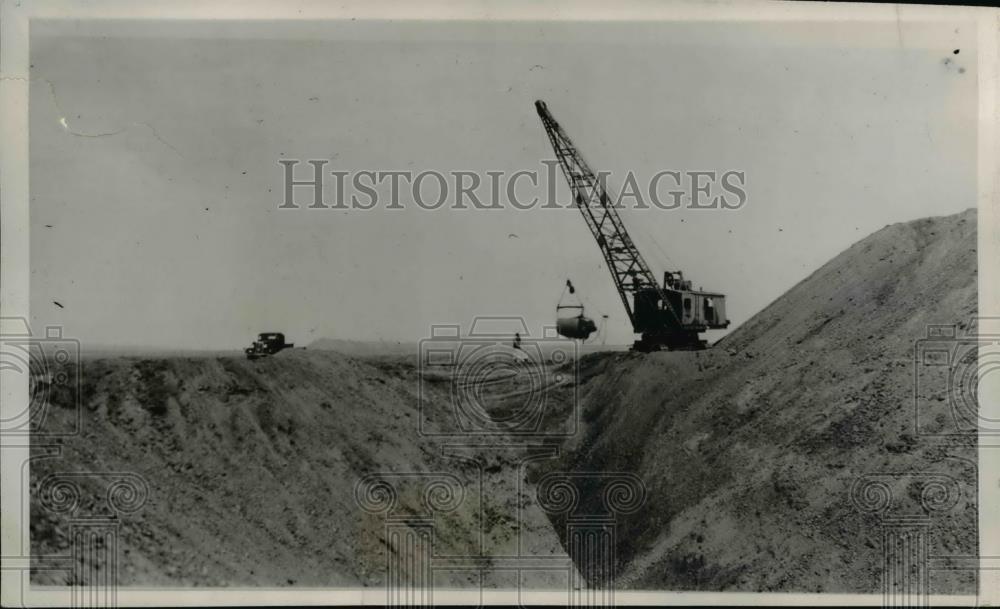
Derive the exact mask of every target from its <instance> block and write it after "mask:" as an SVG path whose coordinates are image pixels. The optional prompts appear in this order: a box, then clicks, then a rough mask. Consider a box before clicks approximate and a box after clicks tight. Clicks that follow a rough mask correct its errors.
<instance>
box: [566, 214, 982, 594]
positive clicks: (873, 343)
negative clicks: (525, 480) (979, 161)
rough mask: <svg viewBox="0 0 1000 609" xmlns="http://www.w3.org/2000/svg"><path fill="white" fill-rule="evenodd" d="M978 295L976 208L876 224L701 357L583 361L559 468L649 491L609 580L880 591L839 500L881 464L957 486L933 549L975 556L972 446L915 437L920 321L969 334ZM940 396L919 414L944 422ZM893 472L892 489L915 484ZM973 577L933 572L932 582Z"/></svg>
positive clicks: (875, 568)
mask: <svg viewBox="0 0 1000 609" xmlns="http://www.w3.org/2000/svg"><path fill="white" fill-rule="evenodd" d="M976 293H977V282H976V215H975V212H974V210H970V211H968V212H965V213H962V214H958V215H955V216H949V217H943V218H930V219H924V220H919V221H916V222H910V223H905V224H895V225H891V226H888V227H886V228H884V229H883V230H880V231H878V232H876V233H875V234H873V235H871V236H869V237H868V238H866V239H864V240H862V241H861V242H859V243H857V244H855V245H853V246H852V247H850V248H849V249H848V250H846V251H845V252H843V253H842V254H840V255H839V256H837V257H836V258H834V259H833V260H831V261H830V262H829V263H827V264H826V265H824V266H823V267H822V268H820V269H819V270H817V271H816V272H815V273H813V274H812V275H811V276H809V277H808V278H807V279H805V280H803V281H802V282H800V283H799V284H798V285H796V286H795V287H794V288H793V289H791V290H790V291H789V292H787V293H786V294H784V295H783V296H782V297H780V298H779V299H777V300H776V301H775V302H773V303H772V304H771V305H770V306H768V307H767V308H766V309H765V310H763V311H762V312H761V313H759V314H758V315H756V316H755V317H754V318H752V319H751V320H750V321H748V322H747V323H746V324H744V325H743V326H742V327H740V328H739V329H737V330H736V331H735V332H733V333H732V334H731V335H730V336H728V337H727V338H726V339H724V340H723V341H722V342H721V343H720V344H718V345H717V346H716V347H715V348H713V349H711V350H708V351H705V352H694V353H693V352H675V353H656V354H650V355H639V354H618V355H597V356H588V358H586V359H585V364H586V366H587V367H588V368H589V369H595V368H596V369H598V370H597V372H595V374H597V375H598V376H599V378H600V381H601V382H599V383H588V384H587V390H586V397H585V400H584V405H583V413H584V419H585V421H586V422H587V431H586V433H585V436H584V437H583V438H582V439H580V440H579V441H578V443H577V445H576V446H575V447H574V450H573V452H572V454H571V455H570V457H569V458H568V459H567V460H566V461H564V462H563V463H562V464H560V466H561V467H564V468H568V469H574V470H590V471H595V470H596V471H627V472H633V473H636V474H637V475H639V477H640V478H641V479H642V480H643V481H644V483H645V485H646V487H647V489H648V493H649V495H648V500H647V502H646V504H645V506H644V508H643V509H642V510H640V511H639V512H638V513H636V514H634V515H632V516H630V517H627V518H626V519H625V520H624V521H623V523H624V527H623V529H622V530H621V532H620V534H619V535H618V539H619V543H618V547H617V551H618V557H619V559H620V561H621V567H620V573H621V574H622V576H621V578H620V582H619V583H620V584H621V585H622V586H624V587H631V588H639V589H664V588H670V589H704V590H748V591H826V592H830V591H835V592H877V591H878V590H879V589H880V588H879V586H880V579H879V578H880V577H881V571H882V570H881V562H880V561H881V557H882V555H881V547H880V544H881V530H880V528H879V524H878V518H877V517H876V516H875V515H873V514H865V513H863V512H861V511H860V510H859V509H858V507H857V506H856V505H854V504H853V503H852V501H851V495H850V491H851V487H852V484H853V483H854V482H855V480H857V479H858V477H859V476H862V475H864V474H868V473H876V472H893V473H897V474H913V473H921V472H923V473H927V472H933V473H943V474H945V475H947V476H950V477H952V478H953V479H955V480H956V481H957V482H958V483H959V484H960V486H961V489H962V494H961V496H960V497H958V499H957V503H956V504H955V505H954V507H952V508H951V509H949V510H948V511H947V513H945V514H943V515H936V516H935V520H934V521H933V525H932V529H931V531H932V539H931V547H930V553H931V554H932V555H971V554H974V553H975V551H976V544H977V541H976V539H977V534H976V531H977V515H976V509H977V508H976V471H975V465H974V463H975V459H976V452H975V446H974V438H971V439H970V438H969V437H968V436H966V437H965V438H958V439H952V440H951V441H940V440H939V441H935V440H928V439H927V438H925V437H923V436H921V435H920V434H918V433H916V430H915V425H914V382H915V380H914V374H915V370H914V347H915V344H916V341H917V340H918V339H921V338H922V337H924V336H925V334H926V328H927V325H928V324H958V325H959V327H960V332H961V331H962V330H961V329H966V328H965V326H966V325H967V323H968V322H969V320H970V318H971V317H972V316H973V315H975V313H976ZM940 389H941V392H940V395H939V396H938V399H936V400H933V401H931V409H932V410H931V411H925V412H922V413H921V416H922V417H926V420H930V421H935V422H936V424H937V425H938V427H941V428H943V427H945V426H946V424H947V422H948V421H950V420H951V417H952V411H951V402H950V400H949V399H947V398H946V396H945V395H944V393H945V389H946V388H945V387H944V386H942V387H941V388H940ZM901 477H902V478H905V476H897V477H896V479H895V482H894V483H893V484H894V485H895V486H894V487H893V491H894V492H895V493H897V494H902V495H905V494H906V493H907V492H910V493H912V492H913V491H912V490H907V489H906V487H905V484H906V482H905V480H900V479H899V478H901ZM917 492H918V493H919V490H918V491H917ZM911 507H912V506H911ZM917 507H918V508H919V505H918V506H917ZM972 582H973V579H972V577H971V575H970V574H969V573H968V572H964V573H957V574H956V573H952V574H947V573H938V574H937V575H936V579H934V580H932V581H931V585H932V587H933V590H934V591H938V592H948V591H954V590H964V591H965V592H970V591H972V590H974V588H973V587H972V585H973V583H972Z"/></svg>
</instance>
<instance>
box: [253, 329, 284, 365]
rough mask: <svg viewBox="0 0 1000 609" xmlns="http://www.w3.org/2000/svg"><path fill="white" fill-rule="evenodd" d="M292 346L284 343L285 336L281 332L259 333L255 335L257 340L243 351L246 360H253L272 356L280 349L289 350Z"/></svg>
mask: <svg viewBox="0 0 1000 609" xmlns="http://www.w3.org/2000/svg"><path fill="white" fill-rule="evenodd" d="M294 346H295V345H293V344H292V343H286V342H285V335H284V334H282V333H281V332H261V333H260V334H258V335H257V340H255V341H253V344H252V345H250V346H249V347H247V348H246V349H244V350H243V351H244V352H245V353H246V354H247V359H251V360H253V359H257V358H259V357H267V356H269V355H274V354H275V353H277V352H278V351H281V350H282V349H291V348H292V347H294Z"/></svg>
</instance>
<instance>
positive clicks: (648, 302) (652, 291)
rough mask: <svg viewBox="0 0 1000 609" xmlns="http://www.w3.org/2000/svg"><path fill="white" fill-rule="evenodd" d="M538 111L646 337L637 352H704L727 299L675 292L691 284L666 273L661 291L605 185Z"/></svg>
mask: <svg viewBox="0 0 1000 609" xmlns="http://www.w3.org/2000/svg"><path fill="white" fill-rule="evenodd" d="M535 109H536V110H537V111H538V116H539V118H541V120H542V126H543V127H545V133H546V135H548V138H549V142H550V143H551V144H552V149H553V151H555V154H556V159H557V160H558V161H559V166H560V167H561V168H562V172H563V175H564V176H565V177H566V181H567V182H568V183H569V187H570V190H571V191H572V194H573V202H574V204H575V205H576V207H577V208H578V209H579V210H580V212H581V213H582V214H583V219H584V220H585V221H586V223H587V227H588V228H589V229H590V232H591V234H592V235H593V236H594V239H595V240H596V241H597V245H598V247H599V248H600V250H601V254H602V255H603V256H604V261H605V263H606V264H607V266H608V270H609V271H610V272H611V277H612V279H613V280H614V282H615V287H616V288H617V289H618V295H619V297H620V298H621V300H622V304H623V305H624V307H625V312H626V313H627V314H628V317H629V321H630V322H631V323H632V329H633V330H634V331H635V332H636V333H641V334H642V335H643V339H642V340H641V341H637V343H636V345H635V348H637V349H641V350H655V349H659V348H661V347H667V348H669V349H691V348H704V346H705V343H704V341H701V340H700V339H699V338H698V333H699V332H701V331H703V330H705V329H708V328H719V327H722V328H724V327H726V326H728V325H729V322H728V321H726V320H725V309H724V308H723V307H722V306H721V305H722V304H723V300H724V298H725V297H724V296H722V295H721V294H710V293H707V292H700V291H698V292H695V291H691V290H689V289H688V290H683V289H680V290H679V289H674V287H673V286H674V285H677V286H678V287H681V288H688V287H689V283H690V282H683V279H681V281H680V283H675V282H674V280H673V277H674V274H672V273H668V274H667V277H665V278H664V284H663V285H662V286H661V285H660V284H659V283H658V282H657V281H656V276H655V275H653V272H652V271H651V270H650V268H649V265H648V264H646V261H645V260H644V259H643V257H642V254H640V253H639V250H638V248H636V246H635V243H634V242H633V241H632V238H631V237H630V236H629V234H628V231H627V230H626V229H625V224H624V223H623V222H622V219H621V216H620V215H619V213H618V210H617V209H616V208H615V206H614V204H613V202H612V201H611V199H610V198H609V197H608V193H607V191H606V190H605V188H604V185H603V184H602V183H601V181H600V180H599V179H598V178H597V176H596V175H595V174H594V172H593V171H592V170H591V169H590V166H588V165H587V162H586V161H584V160H583V156H582V155H581V154H580V152H579V151H578V150H577V149H576V146H574V145H573V142H572V141H571V140H570V139H569V136H568V135H566V132H565V131H563V129H562V127H561V126H560V125H559V123H558V122H556V119H555V118H553V116H552V114H551V113H550V112H549V109H548V107H547V106H546V105H545V102H543V101H541V100H538V101H536V102H535ZM630 294H631V296H632V299H631V301H630V300H629V295H630ZM696 301H697V302H696ZM720 313H721V317H720V316H719V314H720Z"/></svg>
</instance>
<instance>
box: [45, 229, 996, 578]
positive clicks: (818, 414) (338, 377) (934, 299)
mask: <svg viewBox="0 0 1000 609" xmlns="http://www.w3.org/2000/svg"><path fill="white" fill-rule="evenodd" d="M975 222H976V217H975V213H974V212H973V211H969V212H965V213H963V214H959V215H956V216H949V217H945V218H931V219H925V220H920V221H917V222H911V223H907V224H897V225H892V226H889V227H886V228H885V229H883V230H881V231H879V232H877V233H875V234H873V235H871V236H870V237H868V238H866V239H864V240H862V241H861V242H859V243H857V244H855V245H854V246H852V247H851V248H849V249H848V250H846V251H845V252H843V253H842V254H841V255H839V256H837V257H836V258H835V259H833V260H831V261H830V262H829V263H827V264H826V265H824V266H823V267H822V268H820V269H819V270H817V271H816V272H815V273H813V274H812V275H811V276H810V277H808V278H806V279H805V280H803V281H802V282H800V283H799V284H798V285H797V286H795V287H794V288H793V289H791V290H790V291H789V292H787V293H786V294H784V295H783V296H781V297H780V298H778V299H777V300H776V301H775V302H773V303H772V304H771V305H770V306H768V307H767V308H766V309H764V310H763V311H761V312H760V313H759V314H757V315H756V316H754V317H753V318H752V319H751V320H750V321H748V322H747V323H745V324H744V325H743V326H741V327H740V328H738V329H737V330H735V331H734V332H733V333H732V334H731V335H729V336H728V337H727V338H726V339H724V340H723V341H722V342H721V343H720V344H718V345H716V346H715V347H714V348H712V349H710V350H708V351H703V352H676V353H653V354H644V355H643V354H637V353H598V354H591V355H587V356H584V357H582V358H580V359H579V361H578V362H573V363H571V364H561V365H558V366H557V365H549V366H545V367H542V368H537V367H536V368H530V367H525V368H518V367H516V366H511V367H508V368H505V369H503V370H497V371H494V372H484V373H483V374H482V375H480V376H479V377H476V379H475V381H474V382H471V383H469V384H468V386H466V387H464V388H463V387H461V383H460V384H459V386H458V388H457V389H456V384H455V383H454V382H453V380H454V371H452V370H449V369H448V368H447V367H441V368H439V369H434V370H429V369H426V368H421V367H418V366H417V365H416V363H415V359H414V358H412V357H403V356H391V357H390V356H386V357H365V358H361V357H349V356H345V355H341V354H339V353H334V352H329V351H314V350H310V351H299V350H295V351H286V352H283V353H282V354H280V355H278V356H276V357H272V358H266V359H263V360H259V361H257V362H248V361H246V360H245V359H243V358H242V357H240V356H238V355H235V354H234V355H233V356H223V357H215V356H212V357H209V356H205V357H148V358H137V357H103V358H92V359H87V360H85V361H84V362H83V365H82V368H81V369H80V375H81V376H80V378H81V381H82V382H81V384H80V388H79V391H75V392H74V391H71V392H65V391H62V392H59V391H53V392H51V393H50V394H49V403H48V405H47V406H46V407H45V408H44V410H45V412H44V415H45V416H44V417H39V419H38V420H39V421H40V425H41V426H42V427H41V431H53V430H70V429H73V428H74V425H76V423H77V422H78V421H79V422H80V423H81V427H80V432H79V433H75V434H71V435H68V436H65V437H62V438H60V439H46V438H45V437H44V436H39V437H38V438H37V439H36V441H35V442H34V444H33V448H32V450H33V453H34V455H35V456H36V459H35V460H33V461H32V465H31V488H32V491H33V492H32V497H31V547H32V552H33V553H35V554H39V555H56V554H65V553H67V551H68V549H69V547H70V543H71V532H72V528H73V526H74V523H76V522H78V521H79V520H80V519H82V518H85V517H88V516H94V515H99V514H106V513H108V510H109V507H108V505H109V503H108V499H107V498H108V488H109V487H110V486H112V485H113V484H114V483H115V481H116V479H119V478H121V475H122V474H124V473H131V474H135V475H137V476H138V477H139V478H140V479H141V481H142V485H144V486H143V488H144V489H145V490H146V491H147V492H146V494H145V495H144V496H143V497H141V499H142V501H139V503H140V504H141V505H140V506H139V507H138V508H137V509H134V510H132V511H129V512H127V513H125V512H119V513H118V514H117V515H118V517H119V523H120V528H119V531H120V533H119V535H120V540H119V541H120V543H119V548H120V561H119V580H120V583H121V584H122V585H126V586H127V585H147V586H148V585H209V586H226V585H228V586H234V585H261V586H275V585H305V586H378V585H382V584H383V583H384V577H385V568H386V567H385V565H386V556H387V552H388V553H392V552H394V551H395V550H394V546H393V545H392V542H391V540H390V533H391V531H390V529H389V528H387V527H388V524H387V523H388V522H389V520H388V519H387V516H388V515H392V516H393V517H396V518H397V520H395V521H398V520H399V518H402V521H407V519H410V520H414V519H419V518H421V517H423V516H424V515H426V514H425V512H426V511H427V508H428V502H430V503H431V504H433V506H436V507H438V508H442V507H443V508H444V509H441V510H438V511H437V512H435V514H433V515H432V521H433V523H434V524H433V526H434V531H435V535H436V537H435V544H436V545H435V553H436V554H440V555H441V556H451V557H473V558H476V559H477V560H478V562H477V563H476V564H479V565H482V566H484V572H485V573H486V575H485V576H484V577H485V579H484V581H483V583H484V585H486V586H498V587H513V586H514V585H517V583H516V581H512V580H511V579H510V574H509V573H508V572H505V571H504V570H503V569H500V568H499V567H498V565H499V564H500V563H501V562H503V560H504V559H501V558H500V557H504V556H506V557H512V556H513V557H517V556H546V557H549V558H551V559H552V563H551V564H552V565H554V567H553V569H551V570H550V572H548V573H545V572H544V570H541V569H540V570H538V571H537V572H536V574H535V576H534V577H535V579H532V580H529V581H527V582H526V583H525V585H528V586H531V587H538V588H560V587H563V586H565V577H566V571H565V569H564V570H563V571H562V572H560V571H559V569H560V568H562V567H560V566H559V565H562V566H565V565H566V564H567V561H568V556H567V552H566V551H565V550H564V548H572V547H573V545H572V543H571V540H570V539H569V538H568V535H567V531H568V528H567V524H568V520H569V518H570V517H571V516H573V515H574V514H577V515H578V514H599V513H606V512H607V508H608V504H607V496H608V495H607V494H606V493H604V492H603V491H604V489H603V488H602V487H601V485H602V484H605V483H606V480H607V475H625V476H626V477H629V480H632V481H633V482H635V481H637V483H638V484H640V485H641V486H642V494H643V498H644V500H643V501H639V502H638V503H636V504H633V505H631V506H630V507H629V509H627V510H619V511H618V512H616V513H615V514H613V522H614V525H613V526H614V528H615V532H616V534H615V537H614V539H615V543H614V546H613V552H612V557H611V558H612V559H613V562H614V565H615V571H616V585H617V586H619V587H623V588H634V589H667V588H669V589H685V590H745V591H786V592H787V591H801V592H816V591H823V592H877V591H878V590H879V589H880V585H881V583H880V579H879V578H880V569H881V567H880V565H881V564H882V562H881V561H882V559H883V556H882V548H881V539H882V528H881V522H882V521H881V520H880V518H882V517H883V516H884V513H882V512H873V511H871V510H867V511H866V509H865V508H866V505H865V504H864V502H863V501H862V502H860V503H859V501H858V497H857V496H856V495H855V494H854V493H853V492H852V489H855V488H856V485H857V484H859V481H861V482H862V483H863V482H864V481H866V480H870V479H879V480H882V479H885V480H887V482H886V483H885V486H884V488H888V489H889V494H890V496H891V498H892V507H891V509H893V510H896V512H898V515H903V516H905V515H923V516H925V517H927V518H930V519H931V520H930V521H929V522H930V525H929V527H930V528H929V531H930V534H929V538H928V544H929V551H930V553H931V554H932V555H934V556H937V557H943V558H941V560H943V561H944V563H943V564H944V565H945V566H946V565H947V561H948V557H961V556H968V555H974V554H975V553H976V550H977V522H978V519H977V503H976V497H977V492H976V470H975V463H976V446H975V439H974V435H970V434H969V433H968V429H960V428H959V427H960V426H959V425H958V423H959V419H958V418H956V417H955V416H954V408H953V404H952V403H951V401H950V400H949V399H948V397H947V396H946V395H944V393H945V392H944V390H943V389H941V388H940V387H936V386H932V387H930V388H926V387H923V386H917V385H915V381H914V379H915V378H917V379H920V378H924V377H921V376H920V371H919V370H916V369H915V366H916V365H917V361H916V360H915V359H914V349H915V346H916V345H918V341H919V340H920V339H921V338H924V337H925V336H926V330H927V328H928V326H929V325H931V324H957V325H958V332H960V333H961V332H972V331H974V326H973V325H970V321H969V320H970V319H973V317H974V315H975V313H976V249H975V248H976V238H975V236H976V232H975ZM733 300H734V302H735V301H736V300H737V299H735V298H734V299H733ZM456 391H457V392H458V393H456ZM925 391H927V392H930V393H928V394H927V395H924V393H922V392H925ZM463 392H464V393H463ZM456 395H465V396H466V398H468V400H467V401H469V400H471V402H472V403H473V404H475V405H477V406H478V409H476V408H473V409H472V410H463V407H460V406H456V404H463V403H465V402H463V401H462V400H458V401H456V397H455V396H456ZM925 397H926V398H928V399H923V398H925ZM539 400H540V401H539ZM77 405H79V407H77ZM915 409H920V410H919V413H918V412H917V411H916V410H915ZM531 413H535V414H537V415H538V416H536V417H535V418H532V414H531ZM917 414H919V420H920V421H925V422H926V421H929V422H930V423H929V425H930V426H929V427H926V426H925V427H921V426H920V425H919V424H917V423H916V420H917ZM463 417H464V419H463ZM484 426H485V427H486V428H487V429H488V431H489V433H485V434H479V435H476V434H472V438H473V440H474V441H470V440H469V437H470V436H469V431H470V429H471V430H472V431H476V430H479V431H482V430H483V428H484ZM525 426H528V427H530V428H531V429H533V430H534V431H535V432H538V433H534V434H531V433H524V429H525ZM463 434H465V435H464V436H463ZM46 455H47V456H46ZM375 474H377V475H382V476H383V477H384V478H386V479H390V480H391V482H392V485H394V486H392V490H391V491H385V489H384V488H383V489H382V490H381V491H380V490H379V489H378V488H374V487H372V488H371V489H368V490H370V491H371V493H370V494H368V495H366V494H365V493H364V492H363V491H364V489H362V490H361V491H359V490H358V487H357V485H358V483H359V481H365V480H368V481H369V482H370V481H371V480H372V478H371V476H372V475H375ZM67 476H70V477H72V480H73V483H72V484H73V486H74V489H75V492H76V495H77V496H76V498H75V500H74V501H73V502H71V505H70V506H69V507H68V508H67V507H66V506H65V505H62V506H61V507H60V506H59V505H56V504H55V503H54V502H53V500H52V494H51V491H52V489H53V486H52V484H53V481H57V480H59V479H61V478H66V477H67ZM559 476H562V477H563V478H566V477H569V478H572V484H573V485H575V488H576V491H577V493H576V501H577V503H576V506H575V507H574V511H569V512H568V511H566V510H552V509H548V508H549V507H551V506H542V505H540V504H539V501H538V497H537V491H538V488H537V485H539V484H540V483H546V484H548V483H551V482H552V481H553V480H554V479H555V478H558V477H559ZM602 476H603V477H602ZM880 476H881V478H880ZM927 480H937V481H938V482H940V481H942V480H943V481H944V482H945V484H944V485H943V486H942V487H940V488H937V487H935V488H936V490H935V489H932V490H931V491H930V492H931V495H932V496H935V497H938V498H939V499H940V500H941V501H940V502H938V503H937V504H934V505H932V506H931V507H934V508H935V509H934V510H932V511H928V510H927V502H926V501H924V502H922V501H921V498H924V497H926V492H925V487H922V486H921V484H922V483H923V482H922V481H924V482H926V481H927ZM452 483H455V484H457V486H458V487H462V488H464V489H465V490H464V491H461V492H457V493H456V492H454V488H457V487H456V486H455V484H452ZM450 484H451V485H452V487H451V488H452V490H451V491H449V490H447V489H446V487H448V486H449V485H450ZM421 485H423V486H421ZM428 485H430V487H431V488H432V489H436V490H432V491H428V490H427V489H428ZM942 488H943V489H944V490H943V491H942V490H941V489H942ZM550 490H551V489H550ZM384 491H385V492H384ZM941 492H943V493H944V495H943V496H940V495H941ZM47 493H48V494H47ZM359 493H360V494H359ZM386 493H388V494H386ZM934 493H938V495H934ZM387 497H389V498H391V499H392V501H391V502H390V503H391V505H389V507H386V506H387V505H388V504H386V498H387ZM55 508H59V509H55ZM543 508H545V509H543ZM894 513H895V512H894ZM395 521H393V522H395ZM407 522H408V521H407ZM406 526H410V525H406ZM261 557H267V559H262V558H261ZM956 560H957V558H956ZM495 567H496V568H495ZM576 567H577V568H578V570H579V572H580V573H582V574H584V577H591V576H592V574H593V573H594V572H595V571H594V569H593V565H591V564H587V563H586V559H583V558H578V560H577V564H576ZM570 568H572V566H571V567H570ZM440 573H441V574H440V579H437V580H435V585H443V586H446V587H452V586H477V585H479V580H478V578H477V577H474V576H473V575H472V572H470V571H469V570H468V569H465V570H462V569H457V568H456V569H455V570H452V571H449V570H448V569H443V570H442V571H441V572H440ZM32 577H33V581H35V582H37V583H67V582H68V581H71V577H72V575H71V574H67V573H61V572H58V571H47V570H37V571H35V572H34V573H33V575H32ZM930 586H931V589H932V591H934V592H941V593H944V592H971V591H974V586H975V574H974V573H969V572H964V571H961V570H957V569H951V570H948V569H947V568H942V569H938V570H936V571H935V572H934V577H933V578H932V579H931V580H930Z"/></svg>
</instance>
